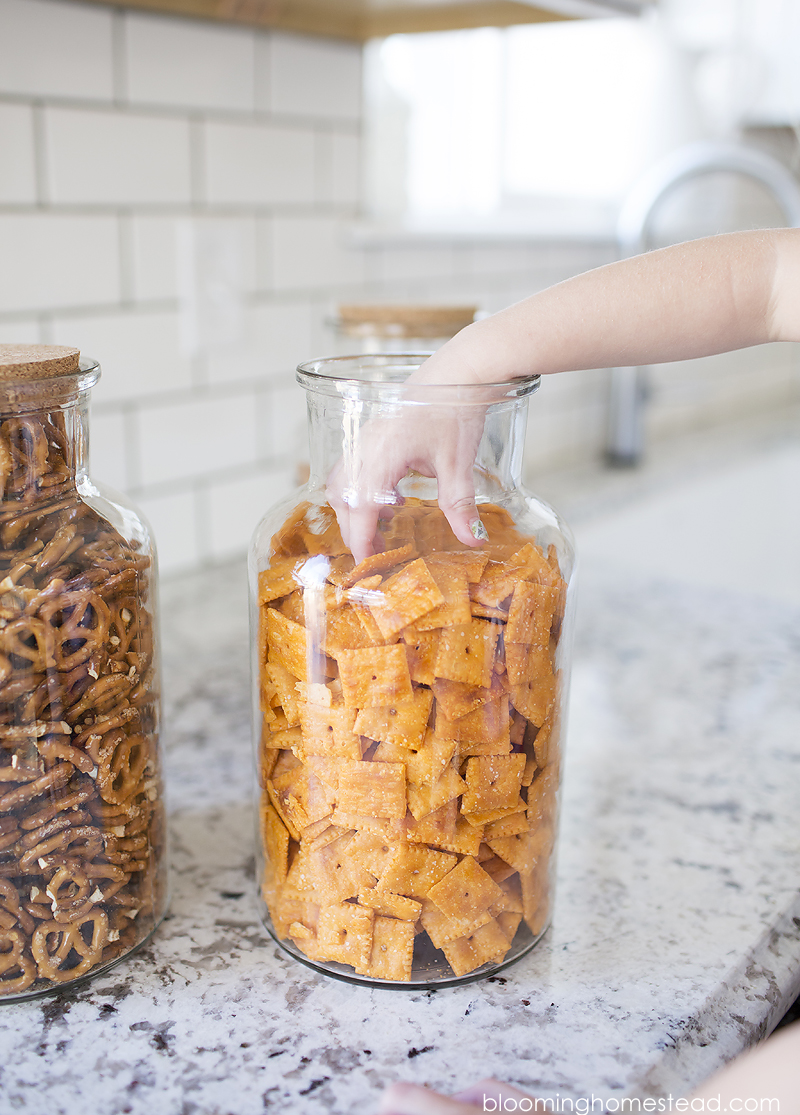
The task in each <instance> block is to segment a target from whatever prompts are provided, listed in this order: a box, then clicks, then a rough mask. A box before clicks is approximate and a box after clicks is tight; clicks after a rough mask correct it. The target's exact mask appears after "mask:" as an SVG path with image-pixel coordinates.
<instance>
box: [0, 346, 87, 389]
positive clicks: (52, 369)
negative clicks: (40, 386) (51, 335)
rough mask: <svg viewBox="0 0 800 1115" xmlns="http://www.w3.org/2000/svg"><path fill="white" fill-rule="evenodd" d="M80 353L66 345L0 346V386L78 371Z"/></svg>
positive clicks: (66, 374)
mask: <svg viewBox="0 0 800 1115" xmlns="http://www.w3.org/2000/svg"><path fill="white" fill-rule="evenodd" d="M80 355H81V354H80V350H79V349H77V348H67V346H66V345H6V344H0V383H20V382H22V381H23V380H24V381H28V382H30V381H33V380H37V379H54V378H55V377H56V376H68V375H74V374H76V373H77V372H79V371H80Z"/></svg>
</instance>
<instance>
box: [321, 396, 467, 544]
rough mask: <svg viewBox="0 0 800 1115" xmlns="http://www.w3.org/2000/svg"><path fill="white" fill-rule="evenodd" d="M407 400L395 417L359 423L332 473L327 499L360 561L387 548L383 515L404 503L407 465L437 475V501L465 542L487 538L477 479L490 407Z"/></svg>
mask: <svg viewBox="0 0 800 1115" xmlns="http://www.w3.org/2000/svg"><path fill="white" fill-rule="evenodd" d="M401 405H402V411H401V413H399V414H398V415H397V416H396V417H379V418H373V419H371V420H370V421H369V422H367V423H365V425H364V426H362V427H361V428H360V430H357V431H356V434H355V438H354V440H355V441H356V444H355V446H354V448H353V451H352V452H350V453H348V454H347V456H346V458H343V459H342V460H341V461H340V462H339V463H338V464H337V466H336V468H335V469H334V470H333V472H332V473H331V475H330V476H329V478H328V498H329V500H330V502H331V505H332V506H333V508H334V509H335V511H336V515H337V517H338V519H339V526H340V529H341V531H342V537H343V538H344V541H345V543H346V544H347V545H348V546H349V547H350V550H351V552H352V554H353V557H354V558H355V560H356V562H360V561H362V560H363V559H364V558H366V557H369V556H370V555H371V554H374V553H375V552H376V550H379V549H381V548H382V546H381V545H380V541H379V539H378V537H377V530H378V520H379V519H380V518H389V517H391V514H392V509H393V508H397V507H400V506H402V504H403V497H402V495H401V494H400V493H399V492H398V484H399V483H400V481H401V480H402V479H403V478H404V477H405V476H407V475H408V474H409V472H416V473H419V474H420V475H421V476H427V477H432V478H435V479H436V480H437V481H438V501H439V507H440V508H441V509H442V511H443V512H444V514H445V516H446V517H447V521H448V522H449V524H450V527H451V529H452V531H453V533H454V534H455V536H456V538H458V540H459V542H462V543H463V544H464V545H466V546H476V545H478V543H479V542H481V541H484V540H485V538H486V532H485V530H484V528H483V526H482V524H481V521H480V517H479V515H478V509H477V507H476V506H475V484H474V481H473V478H472V467H473V464H474V462H475V458H476V455H477V452H478V446H479V444H480V440H481V434H482V433H483V418H484V409H485V408H484V407H482V406H468V407H465V408H463V412H462V410H461V408H456V407H451V408H448V407H445V406H441V407H439V406H434V407H424V408H416V407H414V405H413V403H409V404H401Z"/></svg>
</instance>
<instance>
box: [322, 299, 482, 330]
mask: <svg viewBox="0 0 800 1115" xmlns="http://www.w3.org/2000/svg"><path fill="white" fill-rule="evenodd" d="M477 309H478V307H477V306H415V305H389V304H379V305H354V304H348V305H344V306H339V326H340V328H341V329H343V330H344V331H345V332H346V333H351V334H356V333H364V332H369V333H377V334H379V335H384V336H394V337H447V336H451V335H453V334H455V333H458V331H459V330H460V329H463V328H464V326H466V325H470V324H471V323H472V321H473V320H474V318H475V314H476V312H477Z"/></svg>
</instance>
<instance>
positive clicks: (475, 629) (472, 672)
mask: <svg viewBox="0 0 800 1115" xmlns="http://www.w3.org/2000/svg"><path fill="white" fill-rule="evenodd" d="M497 637H498V627H497V624H495V623H487V622H486V620H482V619H473V620H470V622H469V623H459V624H456V625H455V626H453V627H444V628H442V633H441V636H440V638H439V652H438V654H437V656H436V676H437V677H438V678H444V679H445V680H447V681H458V682H461V684H462V685H473V686H476V687H477V688H481V689H488V688H489V686H490V685H491V684H492V667H493V666H494V653H495V648H496V646H497Z"/></svg>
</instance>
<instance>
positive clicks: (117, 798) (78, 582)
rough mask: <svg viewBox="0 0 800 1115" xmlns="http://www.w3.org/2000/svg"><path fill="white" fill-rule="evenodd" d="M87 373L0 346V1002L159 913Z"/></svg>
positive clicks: (145, 703)
mask: <svg viewBox="0 0 800 1115" xmlns="http://www.w3.org/2000/svg"><path fill="white" fill-rule="evenodd" d="M99 374H100V373H99V368H98V366H97V364H95V363H93V362H81V361H80V359H79V353H78V351H77V350H76V349H68V348H62V347H44V346H33V347H29V346H20V345H2V346H0V493H2V497H1V498H0V1001H2V1000H9V999H20V998H28V997H31V996H35V995H38V994H42V993H44V992H47V991H52V990H55V989H59V988H63V987H64V986H66V985H69V984H71V983H74V982H75V981H76V980H79V979H83V978H86V977H88V976H91V975H95V974H97V973H99V972H101V971H104V970H105V969H106V968H108V966H109V965H110V964H113V963H114V962H116V961H117V960H119V959H120V958H121V957H123V956H125V955H126V954H127V953H129V952H130V951H131V950H132V949H134V948H136V947H137V946H138V945H140V944H141V943H142V942H143V941H144V940H146V938H147V937H148V936H149V935H150V934H151V933H152V932H153V930H154V928H155V927H156V925H157V924H158V922H159V921H160V919H161V917H162V916H163V913H164V904H165V874H164V872H165V857H164V807H163V794H162V783H161V769H162V764H161V757H160V752H159V742H158V740H159V736H158V730H159V675H158V661H157V654H156V628H155V617H154V606H155V563H154V553H153V547H152V540H151V537H150V534H149V531H148V529H147V527H146V526H145V525H144V524H143V523H142V521H141V519H140V518H139V517H138V515H137V514H136V512H135V511H134V510H133V509H132V508H131V507H130V506H128V505H127V504H126V503H124V502H123V501H122V498H121V497H119V496H117V495H116V494H114V495H111V494H109V493H108V492H105V491H101V489H99V488H98V487H96V486H95V484H94V483H93V482H92V481H91V480H90V479H89V476H88V474H87V452H88V431H87V406H88V396H89V390H90V388H91V387H92V385H93V384H94V383H96V382H97V379H98V377H99Z"/></svg>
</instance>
